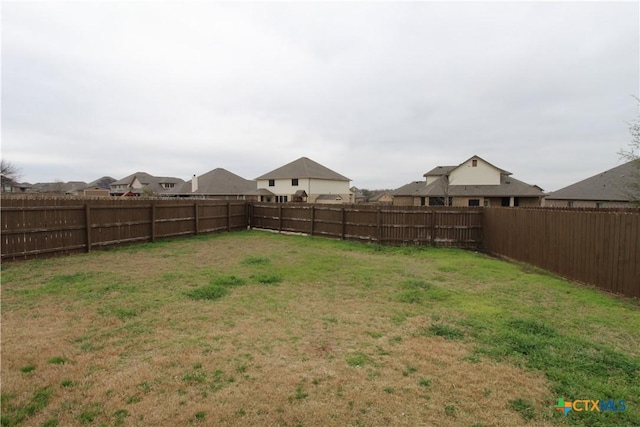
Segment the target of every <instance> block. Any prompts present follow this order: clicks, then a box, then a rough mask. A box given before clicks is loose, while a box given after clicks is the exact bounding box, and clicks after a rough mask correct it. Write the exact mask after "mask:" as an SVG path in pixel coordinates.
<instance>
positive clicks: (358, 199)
mask: <svg viewBox="0 0 640 427" xmlns="http://www.w3.org/2000/svg"><path fill="white" fill-rule="evenodd" d="M349 190H350V191H351V192H352V193H353V201H354V203H356V204H358V203H366V202H367V196H366V195H365V193H364V191H362V190H360V189H359V188H358V187H351V188H350V189H349Z"/></svg>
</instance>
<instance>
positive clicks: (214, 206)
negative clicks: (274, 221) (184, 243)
mask: <svg viewBox="0 0 640 427" xmlns="http://www.w3.org/2000/svg"><path fill="white" fill-rule="evenodd" d="M247 212H248V209H247V204H246V202H244V201H239V202H219V201H207V200H179V199H172V200H166V199H163V200H153V199H140V200H138V199H136V200H130V199H129V200H114V199H106V200H105V199H79V198H47V199H43V198H34V199H32V198H2V216H1V218H0V220H1V221H0V222H1V232H2V255H1V256H2V259H3V260H4V259H18V258H20V259H25V258H35V257H38V256H46V255H48V256H50V255H55V254H68V253H74V252H90V251H91V250H92V249H93V248H98V247H104V246H112V245H119V244H126V243H132V242H153V241H155V240H156V239H159V238H165V237H173V236H182V235H196V234H200V233H213V232H220V231H231V230H236V229H245V228H246V227H247V225H248V223H249V220H248V216H247Z"/></svg>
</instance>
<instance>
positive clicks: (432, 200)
mask: <svg viewBox="0 0 640 427" xmlns="http://www.w3.org/2000/svg"><path fill="white" fill-rule="evenodd" d="M429 206H444V197H429Z"/></svg>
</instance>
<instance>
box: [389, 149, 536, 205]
mask: <svg viewBox="0 0 640 427" xmlns="http://www.w3.org/2000/svg"><path fill="white" fill-rule="evenodd" d="M423 176H424V177H425V180H424V181H414V182H411V183H409V184H407V185H404V186H402V187H400V188H398V189H397V190H395V191H394V192H393V204H394V205H398V206H541V205H542V204H543V201H544V193H543V191H542V189H541V188H540V187H538V186H537V185H530V184H527V183H525V182H522V181H519V180H517V179H515V178H513V177H512V176H511V172H507V171H506V170H504V169H501V168H498V167H496V166H494V165H492V164H491V163H489V162H487V161H486V160H484V159H483V158H481V157H479V156H473V157H471V158H469V159H468V160H466V161H464V162H462V163H461V164H459V165H458V166H437V167H436V168H434V169H432V170H430V171H429V172H427V173H425V174H424V175H423Z"/></svg>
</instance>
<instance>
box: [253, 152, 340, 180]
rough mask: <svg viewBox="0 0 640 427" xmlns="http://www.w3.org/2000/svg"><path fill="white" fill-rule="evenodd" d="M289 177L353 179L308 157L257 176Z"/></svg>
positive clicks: (263, 177) (260, 177) (264, 177)
mask: <svg viewBox="0 0 640 427" xmlns="http://www.w3.org/2000/svg"><path fill="white" fill-rule="evenodd" d="M289 178H313V179H327V180H332V181H351V180H350V179H349V178H347V177H346V176H344V175H340V174H339V173H337V172H335V171H332V170H331V169H329V168H327V167H326V166H323V165H321V164H320V163H317V162H314V161H313V160H311V159H309V158H307V157H300V158H299V159H298V160H294V161H293V162H291V163H287V164H286V165H284V166H281V167H279V168H278V169H274V170H272V171H271V172H268V173H265V174H264V175H261V176H259V177H257V178H256V180H258V179H289Z"/></svg>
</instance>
